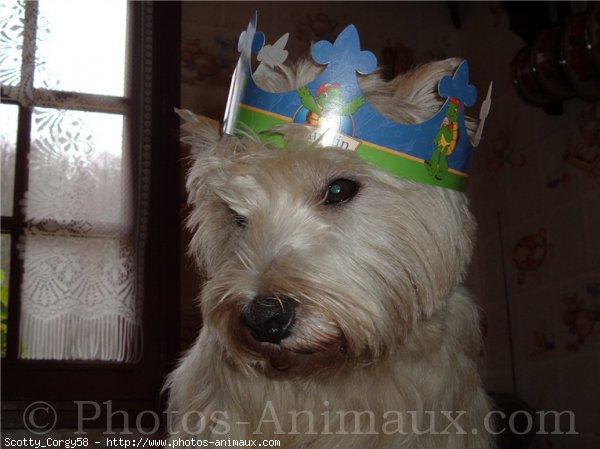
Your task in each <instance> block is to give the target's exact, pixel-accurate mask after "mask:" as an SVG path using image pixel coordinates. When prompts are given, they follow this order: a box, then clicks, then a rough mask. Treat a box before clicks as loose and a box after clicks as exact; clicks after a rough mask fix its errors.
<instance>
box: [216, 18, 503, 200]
mask: <svg viewBox="0 0 600 449" xmlns="http://www.w3.org/2000/svg"><path fill="white" fill-rule="evenodd" d="M287 39H288V34H286V35H284V36H282V37H281V38H280V39H279V40H278V41H277V42H276V43H275V44H274V45H265V36H264V33H262V32H260V31H256V14H255V15H254V17H253V18H252V19H251V21H250V23H249V24H248V28H247V29H246V31H244V32H242V34H241V36H240V39H239V43H238V51H240V53H241V56H240V60H239V61H238V64H237V66H236V70H235V73H234V76H233V80H232V84H231V90H230V92H229V99H228V102H227V108H226V111H225V119H224V126H223V131H224V132H225V133H227V134H235V133H237V132H240V131H241V132H247V130H248V128H250V129H252V130H254V131H255V132H256V133H258V134H259V135H261V136H262V137H263V138H265V139H273V135H272V134H271V135H270V136H269V134H268V133H264V131H268V130H269V129H272V128H273V127H275V126H278V125H281V124H286V123H304V124H308V125H313V126H315V133H313V134H312V135H313V137H314V138H315V140H318V141H319V142H320V144H321V145H323V146H336V147H340V148H343V149H348V150H353V151H355V152H356V153H357V154H358V156H360V157H362V158H363V159H365V160H367V161H368V162H370V163H372V164H374V165H377V166H378V167H380V168H382V169H384V170H386V171H388V172H391V173H392V174H394V175H397V176H402V177H406V178H410V179H414V180H417V181H421V182H425V183H428V184H434V185H437V186H441V187H446V188H452V189H457V190H464V189H465V187H466V180H467V169H468V167H469V163H470V159H471V154H472V151H473V144H472V143H471V140H470V138H469V136H468V134H467V129H466V126H465V119H464V108H465V106H472V105H473V104H474V103H475V101H476V99H477V90H476V89H475V87H474V86H473V85H471V84H469V68H468V64H467V61H463V62H462V63H461V64H460V65H459V66H458V68H457V69H456V71H455V73H454V75H453V76H452V77H450V76H445V77H443V78H442V79H441V80H440V82H439V86H438V92H439V94H440V95H441V96H442V98H446V101H445V102H444V104H443V106H442V108H441V109H440V111H439V112H438V113H437V114H435V115H434V116H433V117H431V118H430V119H429V120H427V121H425V122H422V123H418V124H414V125H407V124H402V123H397V122H394V121H392V120H390V119H388V118H386V117H384V116H383V115H382V114H381V113H379V112H378V111H377V109H375V108H374V107H373V106H372V105H370V104H369V103H368V101H367V100H366V98H365V96H364V95H363V93H362V91H361V89H360V86H359V83H358V79H357V77H356V72H358V73H359V74H362V75H367V74H369V73H372V72H373V71H374V70H375V69H376V68H377V58H376V57H375V55H374V54H373V53H371V52H369V51H361V49H360V40H359V37H358V32H357V30H356V28H355V27H354V25H349V26H347V27H346V28H345V29H344V30H343V31H342V32H341V33H340V35H339V36H338V38H337V39H336V41H335V42H334V43H333V44H331V43H330V42H327V41H320V42H317V43H316V44H315V45H314V46H313V47H312V57H313V60H314V61H315V62H316V63H318V64H326V65H327V68H326V69H325V70H324V71H323V72H322V73H321V74H320V75H319V76H318V77H317V78H316V79H315V80H313V81H311V82H310V83H308V84H307V85H306V86H303V87H301V88H299V89H296V90H293V91H290V92H284V93H271V92H266V91H264V90H262V89H261V88H260V87H258V86H257V84H256V83H255V81H254V78H253V76H252V68H251V55H252V53H255V54H257V55H258V60H259V61H261V63H260V65H259V66H258V68H257V70H256V72H258V71H260V70H265V67H264V65H267V66H269V67H271V68H273V67H274V66H277V65H279V64H282V63H283V62H284V61H285V59H286V57H287V51H285V50H284V46H285V43H286V42H287ZM256 72H255V73H256ZM490 91H491V86H490V90H489V91H488V99H487V100H486V102H484V103H485V106H487V108H488V109H489V95H490ZM482 109H485V108H482ZM485 114H487V110H486V111H485ZM481 118H482V120H481V122H483V121H484V120H483V119H484V118H485V117H484V116H482V117H481ZM482 124H483V123H481V124H480V128H481V126H482ZM480 131H481V129H479V130H478V132H477V135H478V136H480ZM476 139H477V140H478V137H476ZM279 144H284V142H283V140H282V139H281V138H279Z"/></svg>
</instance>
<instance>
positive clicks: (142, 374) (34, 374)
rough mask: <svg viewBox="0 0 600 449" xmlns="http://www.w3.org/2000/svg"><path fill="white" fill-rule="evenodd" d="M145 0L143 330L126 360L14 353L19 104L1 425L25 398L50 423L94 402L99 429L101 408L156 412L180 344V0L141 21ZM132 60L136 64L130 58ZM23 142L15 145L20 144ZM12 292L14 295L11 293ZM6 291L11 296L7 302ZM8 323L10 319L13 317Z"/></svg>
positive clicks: (12, 423)
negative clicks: (148, 123)
mask: <svg viewBox="0 0 600 449" xmlns="http://www.w3.org/2000/svg"><path fill="white" fill-rule="evenodd" d="M143 3H145V2H130V3H129V7H130V8H131V12H132V13H131V14H130V25H131V26H132V27H133V29H132V36H134V39H133V41H132V42H131V46H132V49H131V51H132V55H133V57H132V61H139V60H141V58H142V56H143V55H142V52H143V51H144V49H143V48H142V45H143V42H142V39H141V36H142V33H143V32H146V33H148V32H150V31H151V36H152V40H153V45H152V61H153V62H152V97H151V98H152V99H151V104H152V108H151V111H152V112H151V120H152V127H151V150H150V160H151V165H150V184H149V197H148V198H149V205H148V217H147V228H146V229H147V234H146V240H145V254H146V255H145V259H144V263H145V266H144V269H143V273H144V279H143V287H144V288H143V291H144V293H143V312H142V315H143V316H142V322H143V325H142V329H143V330H142V338H143V351H142V355H141V358H140V360H139V361H138V362H135V363H110V362H103V361H49V360H46V361H42V360H22V359H18V358H17V357H16V355H17V353H18V344H19V343H18V340H19V335H18V319H19V306H20V304H19V298H18V296H15V294H14V293H13V292H14V291H20V285H21V281H22V261H21V259H20V258H19V257H15V255H16V254H17V253H16V251H17V247H16V245H17V243H18V239H19V235H20V233H21V232H22V230H23V224H24V223H23V215H22V212H21V211H18V210H17V209H18V208H19V207H18V204H19V201H20V200H21V199H22V198H23V194H24V192H25V190H26V187H27V153H28V152H29V148H27V145H28V144H27V143H25V142H28V140H29V130H30V125H31V108H26V107H23V106H19V108H20V109H19V133H20V135H19V136H18V139H19V140H18V142H19V143H18V145H23V146H22V147H19V146H18V148H19V149H20V151H17V156H16V170H18V171H19V172H20V173H21V175H20V176H16V180H15V181H17V179H18V181H19V182H18V183H16V184H15V196H14V198H15V201H14V203H13V204H14V210H13V217H12V218H5V217H2V229H3V230H5V229H10V230H11V267H10V284H9V285H10V290H11V295H13V296H11V297H10V300H9V328H8V345H9V346H8V347H7V358H6V359H3V360H2V415H3V419H2V425H3V428H5V429H8V428H22V427H24V422H23V411H24V410H25V409H26V407H27V406H28V405H29V404H31V403H32V402H36V401H45V402H48V403H49V404H50V405H52V407H54V408H55V410H56V411H57V422H56V424H55V428H66V427H71V428H76V427H77V425H78V424H80V423H79V422H78V421H77V419H78V416H77V408H78V405H77V404H76V403H75V402H74V401H95V402H97V403H99V404H100V405H101V413H100V415H99V416H98V417H97V419H96V420H94V421H92V420H90V421H86V427H99V428H102V427H105V425H106V422H107V421H106V420H107V413H108V412H109V410H107V407H105V406H103V405H102V403H103V402H105V401H111V409H112V411H113V412H114V411H115V410H122V411H125V412H126V413H127V414H128V418H129V421H130V422H135V418H136V416H137V414H138V413H140V412H143V411H147V410H152V411H160V410H161V407H162V405H163V404H162V403H161V399H160V391H161V387H162V385H163V383H164V379H165V376H166V374H167V373H168V372H169V371H170V370H171V369H172V368H173V365H174V360H175V357H176V355H177V352H178V347H179V247H180V244H179V229H180V226H179V208H180V201H179V188H180V180H179V176H180V175H179V173H180V168H179V158H180V146H179V142H178V139H179V119H178V117H177V116H176V114H175V113H174V108H175V107H178V106H179V96H180V93H179V92H180V58H179V55H180V34H181V4H180V2H153V4H152V5H153V6H152V8H153V14H152V18H153V19H152V22H151V26H148V24H146V25H145V26H146V29H145V30H143V29H142V26H143V23H144V21H143V20H142V19H143V17H142V15H143V14H144V5H143ZM134 64H135V63H134ZM143 76H144V74H143V73H142V68H141V67H135V66H134V67H133V69H132V83H131V84H132V89H131V101H132V116H133V117H135V119H134V120H132V124H131V131H135V130H140V129H141V120H142V119H143V118H142V117H141V110H142V107H141V106H142V101H143V98H142V92H141V88H140V86H141V85H142V78H143ZM140 134H141V132H131V137H132V142H131V143H132V145H140V139H141V135H140ZM23 150H24V151H23ZM16 295H18V293H17V294H16ZM14 298H17V299H16V300H14ZM15 322H16V323H17V325H16V326H15V325H14V323H15ZM113 418H115V419H114V420H113V421H112V422H111V425H112V426H114V427H118V426H119V425H120V423H121V421H120V420H122V418H123V414H116V415H114V416H113Z"/></svg>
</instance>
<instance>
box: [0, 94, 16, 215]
mask: <svg viewBox="0 0 600 449" xmlns="http://www.w3.org/2000/svg"><path fill="white" fill-rule="evenodd" d="M18 120H19V108H18V106H16V105H12V104H0V123H2V126H1V127H0V157H1V158H2V181H1V184H2V185H1V187H0V188H2V194H1V196H2V203H1V204H0V209H1V210H2V215H9V216H10V215H12V213H13V192H14V186H15V155H16V148H17V123H18Z"/></svg>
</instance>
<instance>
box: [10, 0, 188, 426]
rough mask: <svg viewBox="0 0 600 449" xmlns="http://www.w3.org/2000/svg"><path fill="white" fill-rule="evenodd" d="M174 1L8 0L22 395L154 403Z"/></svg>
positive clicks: (166, 260) (171, 247) (165, 315)
mask: <svg viewBox="0 0 600 449" xmlns="http://www.w3.org/2000/svg"><path fill="white" fill-rule="evenodd" d="M179 8H180V6H179V4H178V3H171V2H169V3H163V4H161V3H151V2H127V1H125V0H110V1H100V0H98V1H92V2H81V1H77V0H71V1H61V2H54V1H49V0H39V1H37V2H33V1H24V0H19V1H17V0H0V29H1V30H2V31H1V32H0V82H1V83H2V104H0V123H2V124H3V126H2V128H1V129H0V150H1V156H2V204H1V209H2V235H1V237H2V240H1V244H2V247H1V248H2V265H1V267H0V268H1V270H2V271H1V272H0V276H1V277H0V282H1V288H2V290H1V299H2V323H1V325H2V328H1V330H2V391H3V404H4V403H6V400H7V399H8V400H9V401H11V403H10V409H11V410H16V411H18V410H19V409H21V408H23V407H25V406H26V405H27V402H28V401H33V400H56V401H63V402H62V404H63V405H62V406H63V407H65V410H67V411H68V410H72V409H73V408H74V406H75V405H74V404H73V403H71V404H69V403H68V401H69V400H71V401H73V400H99V399H104V400H116V401H117V402H118V401H124V403H125V406H124V407H125V408H131V407H132V404H133V403H134V402H135V403H136V405H135V407H133V408H138V409H140V407H141V410H143V409H144V407H142V406H140V401H146V402H148V403H150V404H152V405H153V406H156V404H157V399H158V391H159V388H160V385H161V384H162V381H163V376H164V374H165V372H166V371H167V370H169V369H170V368H171V366H170V362H171V360H172V356H173V354H174V352H175V349H176V346H177V344H176V342H177V332H176V328H177V324H176V320H177V304H178V287H177V285H178V272H177V261H178V254H177V249H178V212H179V211H178V208H179V202H178V201H177V199H178V195H179V184H178V167H177V162H178V160H177V159H178V156H177V153H178V150H179V146H178V144H177V135H178V133H177V127H178V122H177V119H176V117H175V114H174V113H173V107H175V106H177V102H178V95H179V93H178V89H179V72H178V67H179V61H178V54H179V48H178V47H179V20H180V13H179ZM157 42H158V45H155V43H157ZM155 123H160V126H153V124H155ZM64 401H67V402H64ZM65 413H66V412H65ZM4 414H5V415H6V411H5V413H4ZM67 415H68V413H67ZM65 416H66V415H65ZM60 419H61V417H60V415H59V420H60ZM65 419H66V418H65ZM13 421H14V425H15V426H18V425H19V416H18V413H14V420H13ZM6 422H7V420H6V419H4V420H3V424H6ZM10 422H11V420H8V425H10ZM67 425H68V423H67Z"/></svg>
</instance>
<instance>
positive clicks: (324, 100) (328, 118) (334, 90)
mask: <svg viewBox="0 0 600 449" xmlns="http://www.w3.org/2000/svg"><path fill="white" fill-rule="evenodd" d="M296 92H298V95H299V96H300V101H301V102H302V106H304V107H305V108H306V109H307V110H308V114H307V115H306V123H307V124H309V125H312V126H326V127H327V128H333V129H336V130H338V129H340V126H341V117H344V116H351V115H352V114H354V113H355V112H356V111H357V110H358V109H359V108H360V107H361V106H362V105H363V104H365V98H364V97H363V96H361V95H359V96H356V97H354V98H353V99H352V100H351V101H350V102H349V103H347V104H344V98H343V96H342V92H341V86H340V84H339V83H324V84H321V85H320V86H319V87H318V88H317V92H316V96H314V97H313V95H312V94H311V92H310V88H308V87H306V86H304V87H300V88H298V89H297V90H296Z"/></svg>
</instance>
